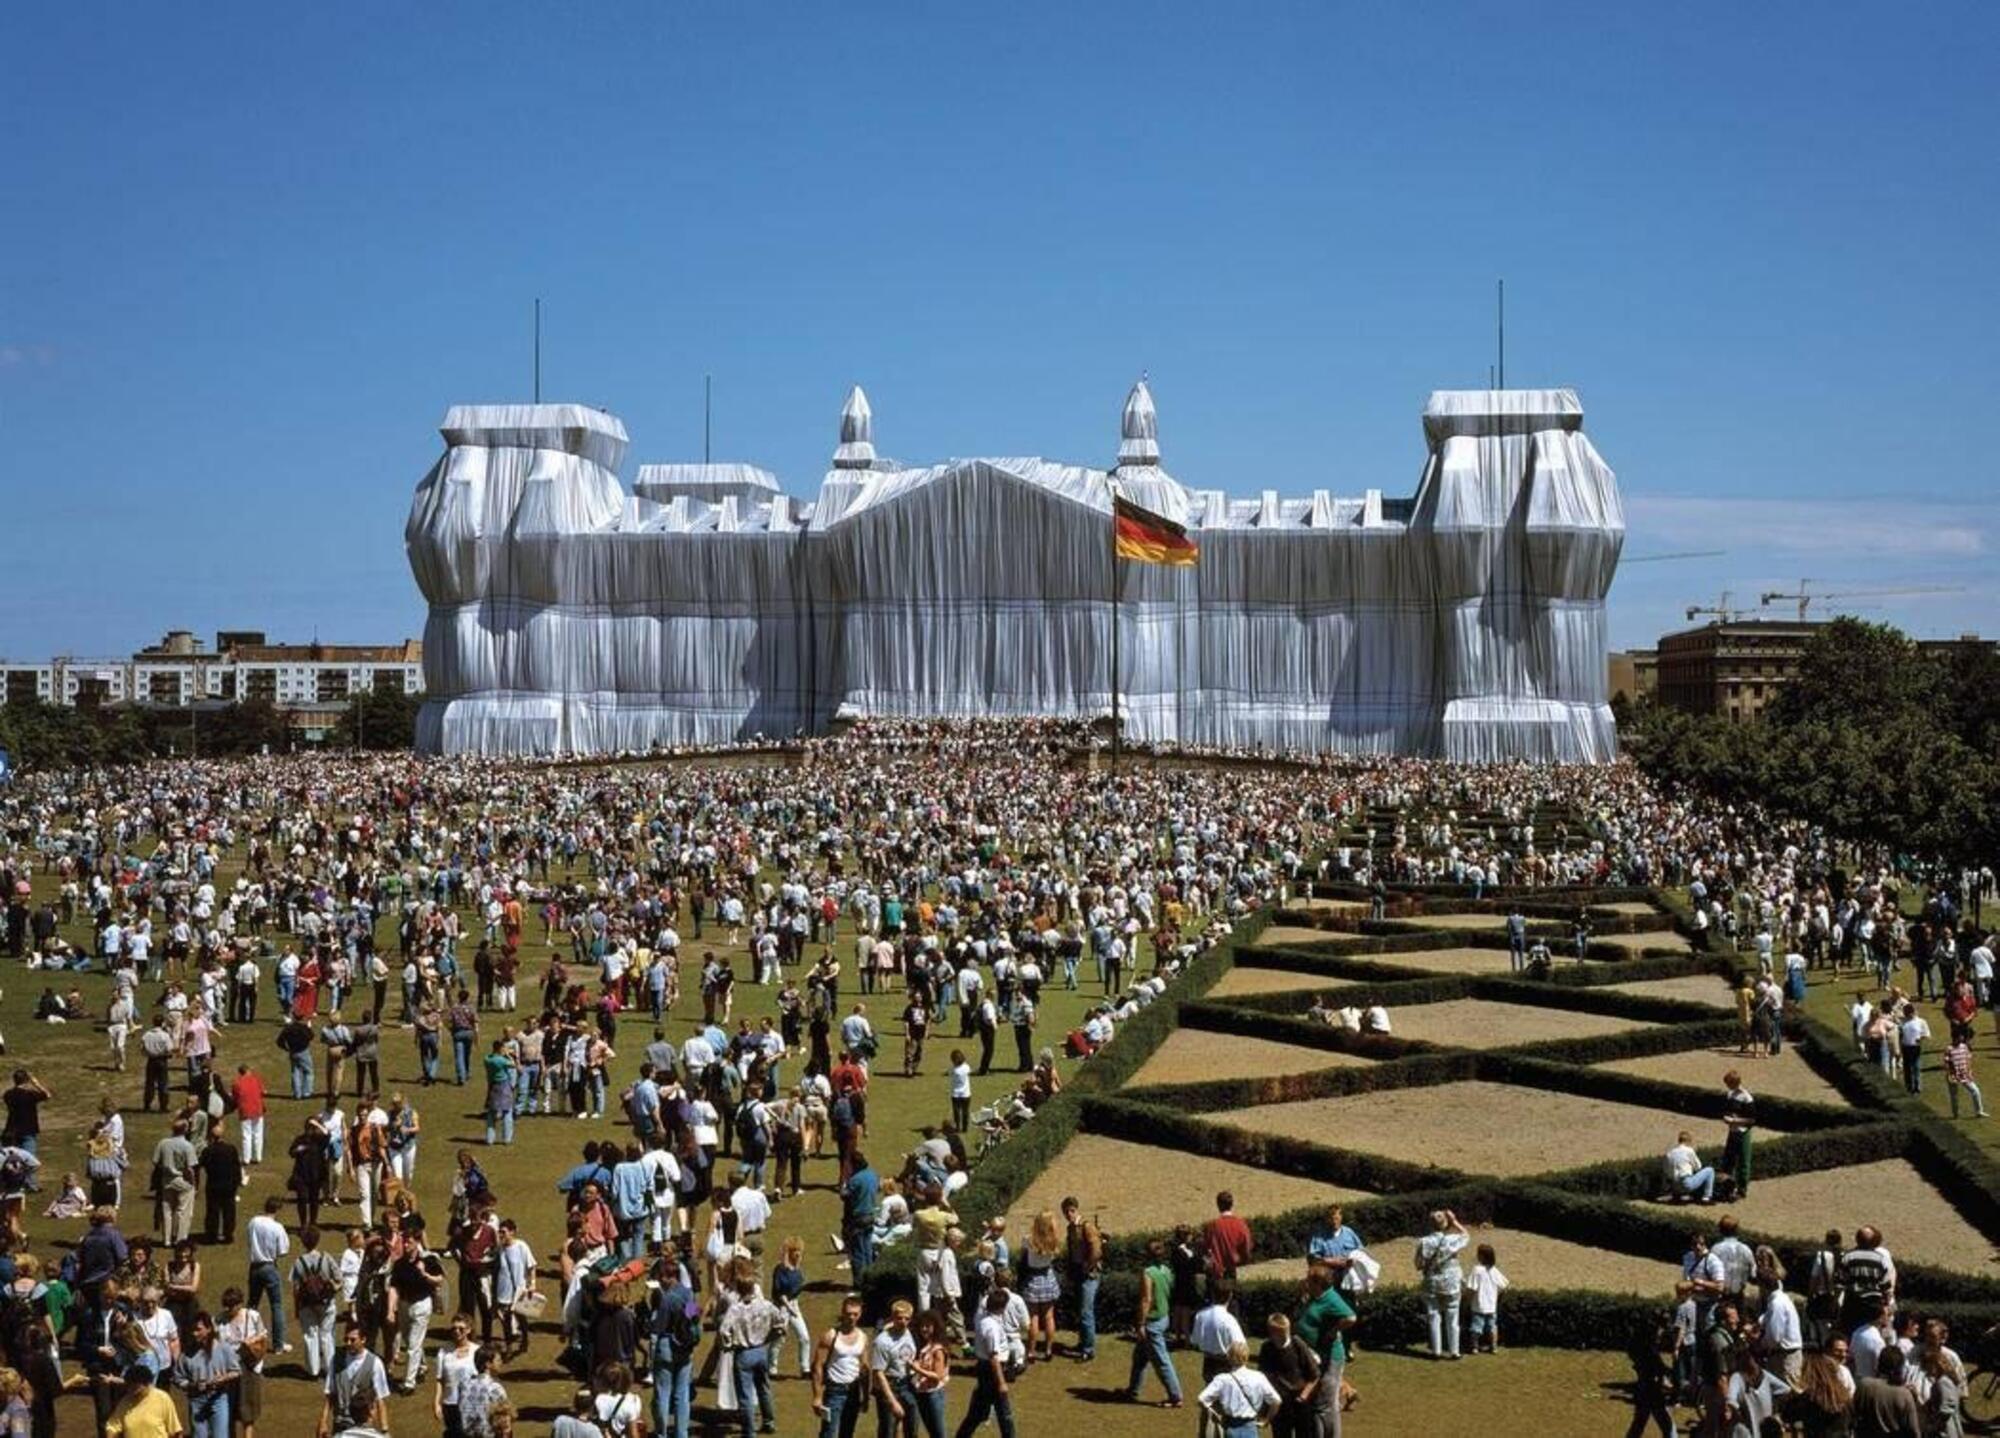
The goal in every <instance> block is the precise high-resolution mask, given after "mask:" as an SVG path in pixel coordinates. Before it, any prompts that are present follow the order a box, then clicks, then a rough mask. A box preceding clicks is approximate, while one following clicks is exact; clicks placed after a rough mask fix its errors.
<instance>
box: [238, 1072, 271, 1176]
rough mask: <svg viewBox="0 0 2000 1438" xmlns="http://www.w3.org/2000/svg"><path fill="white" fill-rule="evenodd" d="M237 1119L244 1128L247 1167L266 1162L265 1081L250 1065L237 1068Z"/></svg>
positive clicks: (244, 1158) (245, 1162) (244, 1156)
mask: <svg viewBox="0 0 2000 1438" xmlns="http://www.w3.org/2000/svg"><path fill="white" fill-rule="evenodd" d="M236 1117H237V1119H238V1120H239V1123H240V1126H241V1128H242V1142H243V1163H244V1165H245V1167H248V1166H250V1165H252V1164H258V1163H262V1162H263V1161H264V1080H263V1078H262V1077H261V1076H259V1074H258V1073H257V1071H256V1070H255V1069H253V1068H251V1067H250V1065H248V1064H238V1065H237V1066H236Z"/></svg>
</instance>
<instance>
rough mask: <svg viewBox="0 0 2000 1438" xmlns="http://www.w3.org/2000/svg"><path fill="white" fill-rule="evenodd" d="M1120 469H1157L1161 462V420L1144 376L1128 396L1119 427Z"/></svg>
mask: <svg viewBox="0 0 2000 1438" xmlns="http://www.w3.org/2000/svg"><path fill="white" fill-rule="evenodd" d="M1118 437H1119V444H1118V467H1119V468H1120V469H1128V468H1142V467H1146V466H1157V465H1158V464H1159V462H1160V416H1159V414H1158V412H1157V411H1155V410H1154V408H1153V392H1152V391H1151V390H1150V389H1148V388H1146V379H1145V376H1144V375H1141V376H1140V377H1139V382H1138V383H1137V384H1135V385H1133V386H1132V393H1130V394H1128V395H1126V396H1125V413H1124V415H1123V417H1122V418H1121V419H1120V421H1119V425H1118Z"/></svg>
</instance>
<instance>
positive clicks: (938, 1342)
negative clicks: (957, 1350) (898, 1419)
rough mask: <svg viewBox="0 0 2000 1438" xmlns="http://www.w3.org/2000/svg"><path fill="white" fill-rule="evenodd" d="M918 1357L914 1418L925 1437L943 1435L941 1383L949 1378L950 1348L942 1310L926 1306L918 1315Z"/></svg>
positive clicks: (913, 1374)
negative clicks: (919, 1424)
mask: <svg viewBox="0 0 2000 1438" xmlns="http://www.w3.org/2000/svg"><path fill="white" fill-rule="evenodd" d="M916 1330H917V1358H916V1362H915V1363H914V1364H912V1365H911V1367H910V1383H911V1386H912V1387H914V1388H915V1389H916V1392H917V1418H918V1419H919V1420H920V1421H921V1422H922V1423H923V1425H924V1438H945V1432H946V1429H945V1411H944V1386H945V1384H946V1383H948V1382H950V1381H951V1356H952V1350H951V1348H950V1346H949V1345H948V1344H947V1343H946V1341H945V1340H946V1337H947V1334H946V1329H945V1323H944V1314H943V1312H942V1311H941V1310H939V1309H936V1308H932V1309H927V1310H925V1311H924V1312H922V1313H919V1314H918V1315H917V1324H916Z"/></svg>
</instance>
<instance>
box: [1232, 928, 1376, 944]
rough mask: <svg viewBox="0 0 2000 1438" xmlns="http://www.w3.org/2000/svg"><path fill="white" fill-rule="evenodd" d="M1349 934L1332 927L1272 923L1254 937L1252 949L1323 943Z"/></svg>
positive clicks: (1346, 936) (1350, 936)
mask: <svg viewBox="0 0 2000 1438" xmlns="http://www.w3.org/2000/svg"><path fill="white" fill-rule="evenodd" d="M1352 937H1353V935H1351V934H1338V933H1335V932H1334V931H1333V930H1332V929H1312V928H1303V927H1301V926H1299V925H1297V924H1273V925H1271V926H1270V927H1269V928H1268V929H1266V930H1264V932H1263V933H1261V934H1259V935H1258V936H1257V937H1256V938H1255V939H1253V940H1251V942H1250V947H1251V948H1253V949H1295V948H1297V947H1298V946H1299V945H1301V944H1323V943H1325V942H1326V941H1327V940H1328V939H1341V938H1352Z"/></svg>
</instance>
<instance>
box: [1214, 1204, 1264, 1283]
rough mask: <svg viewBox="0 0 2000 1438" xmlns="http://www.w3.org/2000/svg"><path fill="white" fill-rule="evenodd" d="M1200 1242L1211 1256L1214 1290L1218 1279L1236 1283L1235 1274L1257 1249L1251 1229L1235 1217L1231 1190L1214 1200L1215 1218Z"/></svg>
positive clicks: (1234, 1205)
mask: <svg viewBox="0 0 2000 1438" xmlns="http://www.w3.org/2000/svg"><path fill="white" fill-rule="evenodd" d="M1201 1238H1202V1247H1203V1248H1204V1250H1206V1253H1207V1256H1208V1282H1209V1286H1210V1288H1211V1289H1213V1287H1214V1285H1215V1282H1216V1280H1218V1279H1228V1280H1230V1281H1231V1282H1234V1281H1235V1279H1236V1270H1237V1269H1239V1268H1242V1267H1243V1266H1244V1265H1245V1264H1247V1263H1249V1262H1250V1255H1251V1254H1252V1253H1253V1252H1254V1251H1255V1249H1256V1243H1255V1242H1254V1241H1253V1240H1252V1239H1251V1237H1250V1225H1249V1224H1247V1223H1245V1222H1244V1221H1243V1220H1242V1219H1240V1218H1238V1217H1237V1216H1236V1195H1235V1194H1233V1193H1231V1192H1230V1191H1229V1190H1228V1189H1224V1190H1223V1191H1222V1192H1221V1193H1218V1194H1217V1195H1216V1196H1215V1217H1214V1218H1211V1219H1210V1220H1209V1221H1208V1223H1207V1224H1206V1225H1205V1226H1204V1227H1203V1228H1202V1231H1201Z"/></svg>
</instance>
